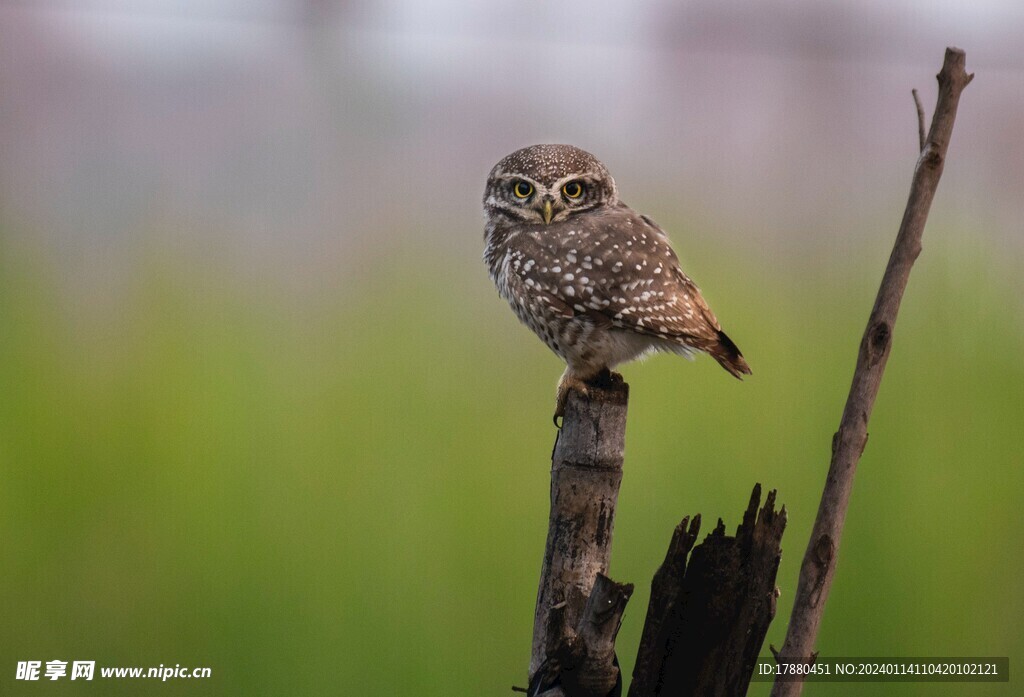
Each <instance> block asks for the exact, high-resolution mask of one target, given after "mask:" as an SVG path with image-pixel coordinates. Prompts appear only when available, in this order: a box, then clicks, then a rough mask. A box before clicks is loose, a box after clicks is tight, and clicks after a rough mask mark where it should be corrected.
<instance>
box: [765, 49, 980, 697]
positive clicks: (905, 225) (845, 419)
mask: <svg viewBox="0 0 1024 697" xmlns="http://www.w3.org/2000/svg"><path fill="white" fill-rule="evenodd" d="M965 62H966V59H965V55H964V52H963V51H962V50H960V49H958V48H947V49H946V56H945V60H944V62H943V66H942V70H941V71H940V72H939V74H938V81H939V96H938V101H937V103H936V106H935V114H934V116H933V117H932V125H931V130H930V131H929V133H928V137H927V139H926V140H925V143H924V147H923V149H922V152H921V155H920V157H918V160H917V166H916V169H915V171H914V178H913V181H912V183H911V186H910V197H909V200H908V201H907V208H906V211H905V212H904V214H903V221H902V223H901V224H900V230H899V233H898V234H897V236H896V243H895V245H894V247H893V250H892V255H891V256H890V257H889V264H888V266H887V267H886V270H885V275H884V277H883V278H882V283H881V286H880V288H879V289H878V296H877V298H876V299H875V306H874V308H873V309H872V311H871V316H870V318H869V320H868V325H867V328H866V329H865V331H864V338H863V339H862V340H861V344H860V351H859V353H858V356H857V367H856V369H855V370H854V374H853V383H852V385H851V386H850V394H849V396H848V398H847V400H846V407H845V409H844V410H843V416H842V419H841V421H840V423H839V430H838V431H837V432H836V434H835V436H834V437H833V439H832V461H831V464H830V465H829V471H828V477H827V478H826V480H825V488H824V491H823V492H822V496H821V504H820V506H819V508H818V516H817V519H816V520H815V521H814V530H813V531H812V533H811V539H810V541H809V543H808V545H807V552H806V553H805V555H804V560H803V564H802V565H801V567H800V580H799V582H798V585H797V590H796V597H795V601H794V606H793V614H792V616H791V617H790V621H789V627H788V629H787V632H786V640H785V642H784V643H783V645H782V650H781V651H780V652H779V654H780V659H779V660H780V661H792V662H803V661H809V660H813V649H814V644H815V641H816V640H817V636H818V629H819V627H820V625H821V618H822V614H823V612H824V610H825V602H826V600H827V599H828V593H829V589H830V588H831V586H832V578H833V576H834V574H835V568H836V556H837V554H838V550H839V543H840V540H841V538H842V533H843V523H844V521H845V520H846V509H847V506H848V504H849V501H850V491H851V489H852V487H853V476H854V473H855V472H856V469H857V463H858V461H859V460H860V456H861V453H862V452H863V451H864V446H865V445H866V444H867V437H868V434H867V426H868V419H869V418H870V417H871V410H872V407H873V406H874V403H875V397H876V396H877V395H878V388H879V386H880V384H881V381H882V375H883V373H884V371H885V364H886V361H887V360H888V358H889V351H890V348H891V346H892V333H893V327H894V326H895V323H896V316H897V314H898V312H899V307H900V301H901V300H902V298H903V293H904V291H905V290H906V287H907V281H908V279H909V277H910V270H911V268H912V267H913V265H914V261H915V260H916V259H917V257H918V255H919V254H920V253H921V237H922V234H923V233H924V226H925V222H926V221H927V219H928V211H929V208H930V207H931V203H932V199H933V198H934V196H935V190H936V188H937V187H938V184H939V178H940V177H941V176H942V168H943V164H944V163H945V160H946V152H947V150H948V148H949V140H950V137H951V135H952V133H953V123H954V121H955V120H956V110H957V105H958V104H959V101H960V94H961V92H962V91H963V89H964V88H965V87H966V86H967V85H968V84H969V83H970V81H971V79H972V78H973V77H974V76H973V75H970V74H968V73H967V72H966V71H965V70H964V65H965ZM802 689H803V683H802V682H796V681H776V683H775V685H774V687H773V688H772V696H773V697H795V696H796V695H799V694H800V692H801V690H802Z"/></svg>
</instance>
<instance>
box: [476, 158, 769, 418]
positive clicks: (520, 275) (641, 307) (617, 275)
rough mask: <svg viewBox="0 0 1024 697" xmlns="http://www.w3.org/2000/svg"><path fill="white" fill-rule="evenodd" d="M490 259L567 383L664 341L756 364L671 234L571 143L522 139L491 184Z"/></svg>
mask: <svg viewBox="0 0 1024 697" xmlns="http://www.w3.org/2000/svg"><path fill="white" fill-rule="evenodd" d="M484 215H485V218H486V228H485V232H484V242H485V250H484V262H485V263H486V264H487V269H488V272H489V273H490V277H491V279H492V280H493V281H494V283H495V285H496V286H497V287H498V292H499V294H500V295H501V296H502V297H503V298H505V300H507V301H508V303H509V304H510V305H511V306H512V310H513V311H514V312H515V314H516V316H517V317H518V318H519V319H520V321H522V322H523V323H524V324H525V325H526V326H528V327H529V328H530V329H532V330H533V332H534V333H535V334H536V335H537V336H539V337H540V338H541V339H542V340H543V341H544V343H545V344H547V345H548V347H549V348H550V349H551V350H552V351H554V352H555V353H556V354H557V355H558V356H559V357H560V358H561V359H562V360H564V361H565V363H566V368H565V373H564V374H563V375H562V378H561V380H560V381H559V383H558V391H557V398H556V406H555V423H556V424H557V423H558V419H559V417H561V416H562V414H563V413H564V410H565V401H566V398H567V397H568V394H569V390H570V389H577V390H579V391H581V392H583V393H584V394H586V392H587V382H588V381H591V380H593V379H594V378H595V377H597V376H598V375H600V374H602V373H603V372H604V371H606V370H611V369H612V368H614V367H615V366H617V365H619V364H621V363H626V362H628V361H631V360H634V359H636V358H639V357H641V356H644V355H646V354H649V353H652V352H658V351H665V352H669V353H676V354H681V355H684V356H687V357H692V356H693V355H694V354H695V353H699V352H703V353H707V354H710V355H711V357H712V358H714V359H715V360H716V361H718V363H719V364H720V365H721V366H722V367H723V368H725V369H726V370H727V371H729V373H731V374H732V375H734V376H735V377H737V378H740V377H741V376H742V375H749V374H750V367H749V366H748V365H747V362H746V361H745V360H744V359H743V354H741V353H740V350H739V348H738V347H737V346H736V344H735V343H733V341H732V340H731V339H730V338H729V337H728V336H726V334H725V332H723V331H722V327H721V325H719V323H718V319H717V318H716V317H715V314H714V313H713V312H712V311H711V308H710V307H708V304H707V302H705V300H704V298H703V297H702V296H701V294H700V289H698V288H697V286H696V285H695V284H694V282H693V281H691V280H690V278H689V277H688V276H687V275H686V274H685V273H683V270H682V269H681V268H680V266H679V258H678V257H677V256H676V253H675V252H674V251H673V249H672V245H671V243H670V242H669V239H668V236H667V235H666V234H665V232H664V231H663V230H662V229H661V228H660V227H658V225H657V224H655V222H654V221H653V220H651V219H650V218H648V217H647V216H646V215H641V214H639V213H637V212H636V211H634V210H633V209H632V208H630V207H629V206H627V205H626V204H624V203H623V202H622V201H620V200H619V193H618V189H617V188H616V186H615V180H614V179H612V176H611V174H609V173H608V169H607V168H606V167H605V166H604V165H603V164H602V163H601V162H600V161H599V160H598V159H597V158H596V157H594V156H593V155H591V154H590V153H588V152H585V151H583V150H580V149H579V148H576V147H573V146H571V145H533V146H530V147H527V148H523V149H521V150H517V151H516V152H514V153H512V154H511V155H509V156H507V157H505V158H504V159H502V160H501V161H500V162H498V164H496V165H495V166H494V169H492V170H491V173H490V176H489V177H488V179H487V187H486V190H485V191H484Z"/></svg>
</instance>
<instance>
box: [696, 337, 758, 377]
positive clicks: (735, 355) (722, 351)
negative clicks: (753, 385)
mask: <svg viewBox="0 0 1024 697" xmlns="http://www.w3.org/2000/svg"><path fill="white" fill-rule="evenodd" d="M706 350H707V352H708V353H710V354H711V356H712V357H713V358H714V359H715V360H716V361H718V363H719V364H720V365H721V366H722V367H723V368H725V369H726V370H728V371H729V373H730V374H732V376H733V377H735V378H738V379H740V380H742V379H743V377H742V376H744V375H751V374H752V373H751V370H750V366H749V365H747V362H746V361H745V360H743V354H742V353H740V348H739V346H737V345H736V344H734V343H733V340H732V339H730V338H729V337H728V336H727V335H726V333H725V332H723V331H721V330H719V332H718V343H717V344H715V345H714V346H711V347H710V348H708V349H706Z"/></svg>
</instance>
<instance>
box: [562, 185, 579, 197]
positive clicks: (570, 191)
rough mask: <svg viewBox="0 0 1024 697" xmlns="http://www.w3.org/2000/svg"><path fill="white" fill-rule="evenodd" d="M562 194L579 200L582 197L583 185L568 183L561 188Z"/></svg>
mask: <svg viewBox="0 0 1024 697" xmlns="http://www.w3.org/2000/svg"><path fill="white" fill-rule="evenodd" d="M562 193H563V194H565V195H566V196H567V197H569V198H579V197H580V196H582V195H583V185H582V184H580V183H579V182H569V183H568V184H566V185H565V186H563V187H562Z"/></svg>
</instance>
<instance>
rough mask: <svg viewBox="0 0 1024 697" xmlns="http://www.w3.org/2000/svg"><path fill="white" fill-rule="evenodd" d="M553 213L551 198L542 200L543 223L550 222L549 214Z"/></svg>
mask: <svg viewBox="0 0 1024 697" xmlns="http://www.w3.org/2000/svg"><path fill="white" fill-rule="evenodd" d="M553 215H554V211H553V210H552V208H551V200H550V199H549V200H547V201H545V202H544V224H545V225H547V224H548V223H550V222H551V216H553Z"/></svg>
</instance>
